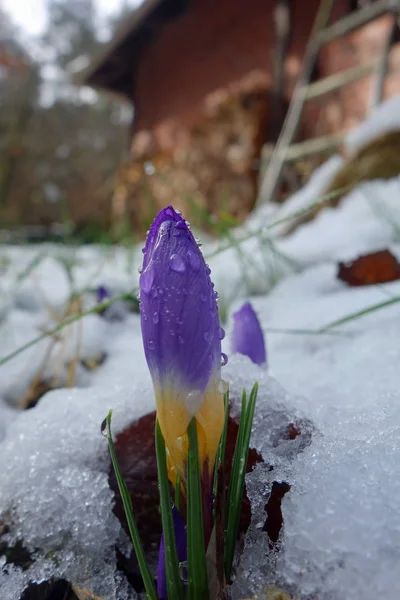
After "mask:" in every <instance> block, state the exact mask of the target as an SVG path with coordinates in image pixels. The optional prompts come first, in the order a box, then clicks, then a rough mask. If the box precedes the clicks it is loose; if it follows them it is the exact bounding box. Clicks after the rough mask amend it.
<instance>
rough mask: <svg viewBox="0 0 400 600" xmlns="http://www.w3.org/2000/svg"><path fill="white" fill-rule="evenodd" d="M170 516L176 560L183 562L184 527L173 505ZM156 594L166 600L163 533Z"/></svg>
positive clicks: (185, 544) (185, 540)
mask: <svg viewBox="0 0 400 600" xmlns="http://www.w3.org/2000/svg"><path fill="white" fill-rule="evenodd" d="M172 518H173V521H174V531H175V540H176V550H177V553H178V560H179V562H180V563H184V562H186V560H187V539H186V528H185V523H184V521H183V519H182V517H181V514H180V512H179V511H178V509H177V508H176V507H175V506H174V507H173V508H172ZM157 594H158V597H159V598H160V600H168V592H167V577H166V569H165V552H164V534H163V535H162V536H161V542H160V552H159V554H158V568H157Z"/></svg>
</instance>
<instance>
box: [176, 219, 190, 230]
mask: <svg viewBox="0 0 400 600" xmlns="http://www.w3.org/2000/svg"><path fill="white" fill-rule="evenodd" d="M176 228H177V229H181V230H185V231H186V229H187V227H186V223H185V221H178V222H177V224H176Z"/></svg>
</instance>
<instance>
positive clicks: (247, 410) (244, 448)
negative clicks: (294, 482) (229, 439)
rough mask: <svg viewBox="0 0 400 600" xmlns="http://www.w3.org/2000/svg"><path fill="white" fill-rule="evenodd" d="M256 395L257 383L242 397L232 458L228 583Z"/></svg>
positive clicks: (226, 564) (227, 561) (226, 572)
mask: <svg viewBox="0 0 400 600" xmlns="http://www.w3.org/2000/svg"><path fill="white" fill-rule="evenodd" d="M257 393H258V383H255V384H254V386H253V389H252V390H251V393H250V397H249V400H248V402H246V392H243V396H242V412H241V414H240V423H239V431H238V437H237V441H236V446H235V453H234V456H233V465H232V474H231V481H230V484H229V492H228V502H227V516H226V541H225V557H224V561H225V576H226V580H227V581H228V582H229V581H230V578H231V573H232V564H233V558H234V555H235V546H236V539H237V534H238V530H239V520H240V512H241V508H242V502H243V491H244V480H245V476H246V467H247V458H248V454H249V444H250V436H251V428H252V425H253V418H254V410H255V405H256V399H257Z"/></svg>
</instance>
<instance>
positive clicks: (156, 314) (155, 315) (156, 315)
mask: <svg viewBox="0 0 400 600" xmlns="http://www.w3.org/2000/svg"><path fill="white" fill-rule="evenodd" d="M159 320H160V317H159V316H158V312H157V311H156V312H155V313H154V315H153V323H154V325H157V323H158V321H159Z"/></svg>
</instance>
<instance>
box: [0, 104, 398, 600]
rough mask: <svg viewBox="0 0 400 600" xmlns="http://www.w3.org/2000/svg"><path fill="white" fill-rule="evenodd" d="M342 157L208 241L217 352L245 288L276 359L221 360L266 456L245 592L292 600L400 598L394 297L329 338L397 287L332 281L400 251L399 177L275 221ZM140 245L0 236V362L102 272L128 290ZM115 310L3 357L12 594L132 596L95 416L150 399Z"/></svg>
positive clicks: (248, 545)
mask: <svg viewBox="0 0 400 600" xmlns="http://www.w3.org/2000/svg"><path fill="white" fill-rule="evenodd" d="M398 108H399V99H395V100H392V101H390V103H388V105H387V106H386V108H382V107H381V109H380V110H379V109H378V111H377V113H376V115H375V116H374V115H373V116H372V119H371V121H370V122H369V123H365V124H363V125H362V126H361V127H360V129H359V131H358V132H357V131H356V132H354V133H352V134H350V135H349V139H348V146H349V147H351V148H354V147H355V146H358V145H359V143H361V141H365V140H367V139H368V140H369V139H371V135H372V136H373V135H376V134H377V133H379V132H380V131H382V130H383V129H384V128H386V129H387V127H388V117H387V115H388V114H389V115H390V114H391V115H392V123H393V125H394V126H396V123H397V121H396V119H397V120H398V114H400V112H399V110H398ZM382 115H383V116H382ZM389 126H390V123H389ZM340 164H341V159H340V157H334V158H333V159H331V160H330V161H329V163H327V164H325V165H323V167H321V170H320V171H319V172H317V173H316V174H315V175H314V177H313V178H312V180H311V181H310V183H309V184H308V186H306V187H305V188H304V189H303V190H301V191H300V192H299V193H298V194H296V195H295V196H294V197H293V198H292V199H291V200H289V202H288V203H287V204H286V205H285V206H284V207H281V208H279V209H278V208H275V209H272V208H271V207H267V208H262V209H260V210H259V211H258V212H257V213H256V214H254V215H252V216H251V218H250V219H249V221H248V223H247V224H245V226H243V227H242V228H240V229H239V230H238V231H237V232H236V234H235V239H236V240H238V241H240V240H242V239H244V238H245V237H248V239H247V241H244V242H243V243H238V244H237V245H236V246H235V247H231V248H230V249H227V250H225V251H223V252H218V251H217V250H218V248H217V245H216V244H215V243H211V242H210V243H207V244H204V246H203V250H204V254H205V255H206V256H208V257H209V259H208V262H209V264H210V267H211V270H212V278H213V281H214V282H215V287H216V289H217V290H218V291H219V294H220V303H221V305H223V307H224V310H226V311H227V315H228V321H227V336H226V338H225V340H224V342H223V343H224V345H225V346H224V348H223V350H224V352H226V353H227V354H228V355H229V354H230V335H229V332H230V327H231V315H232V312H233V311H234V310H236V309H237V308H238V307H239V306H240V304H241V303H242V302H244V301H245V300H248V299H249V297H250V300H251V302H252V303H253V306H254V308H255V309H256V311H257V313H258V316H259V318H260V321H261V324H262V327H263V329H264V331H265V335H266V340H267V352H268V362H269V366H268V371H267V370H266V369H265V368H260V367H257V366H255V365H253V364H252V363H251V362H250V361H249V360H248V359H247V358H245V357H238V356H234V357H231V356H230V360H229V362H228V365H227V366H226V367H224V370H223V377H224V379H226V380H227V381H229V383H230V386H231V390H232V396H233V397H237V396H239V394H240V392H241V389H242V388H243V387H246V388H247V389H250V388H251V386H252V384H253V382H254V381H255V380H256V379H257V380H258V381H259V384H260V392H259V399H258V407H257V414H256V424H255V429H254V432H253V445H255V446H257V447H258V448H259V449H260V451H261V452H262V455H263V457H264V460H265V463H264V464H263V465H259V466H258V467H257V468H256V469H255V471H254V472H253V473H252V474H250V475H249V476H248V490H249V494H250V497H251V500H252V507H253V520H252V525H251V527H250V529H249V531H248V534H247V537H246V540H245V552H244V554H243V556H242V558H241V562H240V565H239V568H238V571H237V580H236V582H235V584H234V586H233V593H234V597H235V598H237V599H239V598H247V597H249V596H250V595H253V594H254V593H260V592H261V590H262V589H263V588H264V587H265V586H266V585H267V584H274V583H275V584H277V585H279V586H280V587H282V588H283V589H284V590H286V591H287V592H288V593H289V594H290V595H291V597H292V598H293V599H294V598H296V599H299V600H300V599H301V600H304V599H306V598H307V599H309V598H313V599H314V598H315V599H318V600H339V599H340V600H343V599H346V600H360V599H361V598H362V599H363V600H376V599H377V598H383V597H388V598H389V597H390V598H397V597H400V582H399V578H398V575H397V568H396V567H397V566H398V564H399V561H400V500H399V498H400V441H399V438H400V436H399V434H400V386H399V380H400V377H399V372H400V371H399V362H400V344H399V340H400V303H395V302H394V303H393V304H392V305H391V306H387V307H385V308H384V309H382V310H379V311H375V312H371V313H369V314H367V315H365V316H363V317H362V318H359V319H356V320H352V321H350V322H348V323H347V324H346V325H342V326H340V327H337V328H334V329H331V330H327V331H325V332H323V333H321V329H323V328H324V327H325V326H326V325H328V324H329V323H332V322H333V321H335V320H338V319H341V318H343V317H345V316H346V315H348V314H351V313H355V312H357V311H360V310H362V309H365V308H367V307H369V306H372V305H374V304H377V303H379V302H384V301H386V300H389V299H391V298H395V297H399V298H400V281H397V282H393V283H388V284H384V285H371V286H366V287H348V286H347V285H346V284H345V283H343V282H342V281H339V280H338V279H337V277H336V274H337V263H338V261H339V260H341V261H342V260H349V259H353V258H356V257H357V256H358V255H359V254H365V253H368V252H372V251H375V250H380V249H383V248H388V249H390V250H391V251H392V253H393V254H395V255H396V256H397V257H398V258H400V179H393V180H390V181H376V182H372V183H366V184H364V185H362V186H360V187H359V188H357V189H356V190H354V191H353V192H351V193H350V194H348V195H347V197H346V198H345V199H344V200H343V201H342V202H341V204H340V206H339V207H338V208H336V209H325V210H323V211H321V213H320V214H319V215H318V216H317V217H316V218H315V219H314V220H313V221H312V222H310V223H308V224H306V225H303V226H301V227H300V228H298V229H297V230H296V231H295V232H294V233H292V234H291V235H289V236H286V237H284V236H281V233H282V227H281V226H276V227H269V226H270V225H271V224H273V223H274V222H275V221H279V220H281V219H282V218H284V217H287V216H288V215H289V214H291V213H293V212H295V211H298V210H299V209H302V208H304V207H305V206H306V205H307V204H309V203H311V202H314V201H315V200H317V199H318V197H319V196H320V194H321V193H322V191H323V189H324V188H325V187H327V185H328V184H329V178H330V177H332V176H333V174H334V173H335V172H336V171H337V169H338V168H339V167H340ZM36 256H37V257H38V258H36ZM141 256H142V255H141V252H140V248H137V249H135V250H134V251H133V252H132V253H127V252H126V251H123V250H121V249H116V250H112V251H110V250H104V249H100V248H88V247H85V248H80V249H77V250H76V249H75V250H72V249H68V248H61V247H56V246H45V247H40V248H38V247H36V246H35V247H28V248H22V247H18V248H17V247H3V248H2V249H1V254H0V277H1V278H0V292H1V294H0V339H1V345H0V357H1V356H2V357H3V358H4V357H6V356H8V355H9V354H11V353H12V352H14V351H16V350H17V349H18V348H20V347H21V346H22V345H23V344H26V343H28V342H29V341H30V340H32V339H33V338H35V337H36V336H38V335H40V333H41V332H42V331H43V330H44V329H46V328H49V327H51V326H54V325H55V324H56V323H57V314H59V313H60V311H62V310H63V309H65V307H66V304H67V302H68V299H69V298H70V296H71V294H72V293H73V292H75V293H77V294H81V293H82V292H83V291H85V293H84V300H83V304H84V306H83V308H89V307H90V306H91V305H92V304H93V302H94V296H93V294H90V293H89V290H93V289H95V288H96V286H98V285H100V284H102V285H105V286H107V287H109V288H110V289H111V290H112V291H113V293H115V294H116V295H117V294H119V293H121V292H127V291H131V290H134V289H136V288H137V284H138V274H137V267H138V266H139V264H140V260H141ZM121 314H122V320H118V319H116V320H106V319H104V318H102V317H101V316H99V315H90V316H88V317H85V318H84V319H82V320H81V321H79V323H74V324H73V325H72V326H71V327H68V328H65V329H63V330H62V331H60V332H59V334H58V336H57V339H55V340H53V341H52V342H51V343H52V344H53V345H52V346H51V348H50V340H49V338H44V339H42V340H41V341H40V342H38V343H37V344H34V345H32V346H31V347H29V348H28V349H26V350H25V351H24V352H21V353H19V354H18V355H16V356H15V357H14V358H12V359H11V360H8V361H6V362H4V364H2V365H1V366H0V440H1V441H0V517H1V515H3V518H4V520H7V523H11V526H10V532H9V533H8V534H6V539H7V540H10V541H12V540H15V539H16V538H20V539H22V540H23V543H24V545H25V547H27V548H28V549H29V550H31V551H35V552H36V558H37V560H36V562H35V563H34V565H33V566H32V567H31V568H30V569H28V570H27V571H24V572H23V571H20V570H18V569H17V568H14V567H10V566H7V567H6V568H5V571H4V573H3V574H2V575H0V590H1V594H0V597H1V598H2V599H4V600H18V599H19V597H20V594H21V592H22V590H23V589H24V587H25V586H26V584H27V582H28V581H32V580H37V581H41V580H43V579H45V578H48V577H49V576H51V575H54V574H55V575H56V576H60V577H65V578H66V579H68V580H70V581H72V582H73V583H76V584H79V585H80V586H81V587H85V588H88V589H91V590H93V591H94V592H95V593H97V594H98V595H100V596H101V597H103V598H104V599H105V600H109V599H110V600H111V599H115V600H124V599H128V598H131V597H134V596H132V595H130V592H129V590H128V586H127V583H126V581H125V580H124V579H123V577H122V576H121V577H120V579H117V580H116V579H115V564H116V559H115V550H114V547H115V543H116V542H117V541H118V540H119V541H120V543H121V544H122V545H124V544H126V543H127V542H126V538H125V537H124V534H123V533H122V530H121V528H120V525H119V522H118V521H117V519H116V517H115V516H114V514H113V513H112V506H113V493H112V491H111V490H110V488H109V486H108V475H107V472H108V451H107V443H106V441H105V440H104V438H103V437H102V436H101V434H100V430H99V427H100V423H101V421H102V420H103V418H104V417H105V416H106V414H107V412H108V409H109V408H113V409H114V413H113V430H114V432H118V431H121V430H122V429H123V428H124V427H125V426H126V425H128V424H129V423H130V422H131V421H132V420H134V419H136V418H137V417H139V416H141V415H143V414H145V413H147V412H148V411H150V410H153V408H154V400H153V395H152V388H151V380H150V376H149V373H148V369H147V366H146V363H145V358H144V353H143V348H142V342H141V334H140V323H139V317H138V315H137V314H134V313H130V312H125V311H124V310H123V307H122V308H121V310H120V311H119V315H117V316H121ZM101 354H106V356H107V359H106V360H105V362H104V363H103V364H102V365H101V366H100V367H99V368H98V369H96V370H93V371H85V370H84V369H83V368H82V367H81V366H80V367H79V368H78V370H77V373H76V384H75V387H73V388H71V389H60V390H55V391H51V392H48V393H47V394H46V395H45V396H44V397H43V398H42V399H41V400H40V401H39V403H38V404H37V406H36V407H35V408H33V409H30V410H27V411H18V410H16V408H15V405H16V404H17V403H18V401H19V400H20V399H21V398H22V397H23V396H24V394H25V393H26V390H27V389H28V387H29V384H30V383H31V381H32V379H33V378H34V377H35V375H36V374H37V373H38V370H40V369H42V372H43V373H44V374H45V376H46V377H47V378H49V377H55V378H58V380H59V382H60V383H62V382H65V381H66V380H67V377H68V365H69V364H70V362H71V360H73V359H74V357H76V356H79V357H80V358H82V359H89V360H90V359H97V358H98V357H99V356H100V355H101ZM293 422H299V423H307V426H306V427H307V428H308V433H309V436H310V439H309V440H308V445H307V444H303V445H302V444H301V443H300V442H299V439H298V438H296V439H295V440H282V436H280V434H279V432H280V431H281V430H282V428H284V427H285V426H286V425H288V424H289V423H293ZM270 465H272V466H273V467H274V469H273V471H271V470H270ZM273 481H287V482H288V483H289V484H290V485H291V490H290V492H289V493H287V494H286V496H285V498H284V500H283V503H282V510H283V518H284V530H283V538H282V548H281V551H280V552H279V553H278V554H276V553H273V554H271V555H269V554H268V544H267V542H266V539H265V535H266V534H265V533H264V532H263V531H262V525H263V524H264V522H265V517H266V514H265V510H264V507H265V503H266V498H267V494H268V493H269V491H270V489H271V484H272V482H273ZM0 521H1V518H0ZM54 553H56V555H57V559H56V561H55V560H53V559H52V558H51V556H53V555H54ZM2 560H4V559H2V558H0V565H1V564H2V562H1V561H2ZM260 597H261V596H260Z"/></svg>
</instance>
